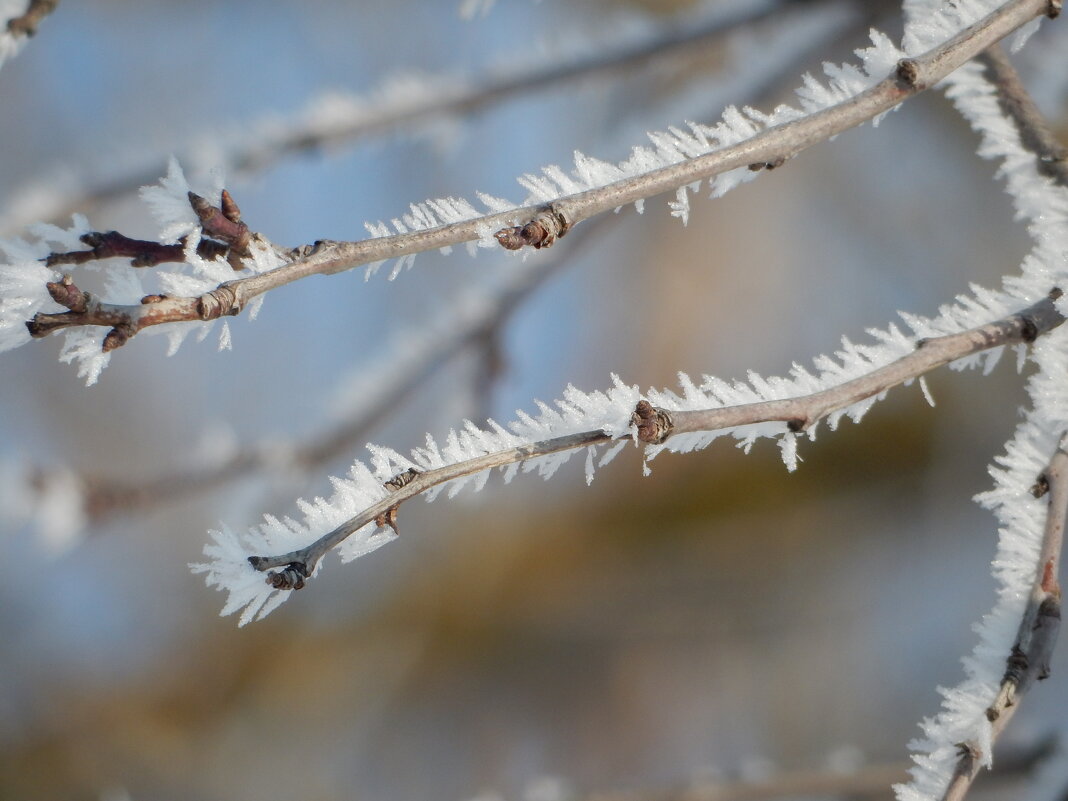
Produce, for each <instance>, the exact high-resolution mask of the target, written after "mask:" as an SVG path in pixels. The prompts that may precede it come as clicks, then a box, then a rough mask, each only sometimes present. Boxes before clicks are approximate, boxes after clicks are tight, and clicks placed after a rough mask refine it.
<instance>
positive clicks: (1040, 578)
mask: <svg viewBox="0 0 1068 801" xmlns="http://www.w3.org/2000/svg"><path fill="white" fill-rule="evenodd" d="M1035 491H1036V492H1037V493H1044V495H1045V497H1047V498H1048V499H1049V500H1048V511H1047V513H1046V525H1045V529H1044V531H1043V534H1042V548H1041V551H1040V553H1039V557H1038V564H1037V565H1036V569H1035V580H1034V583H1033V584H1032V587H1031V594H1030V596H1029V597H1028V600H1027V606H1026V608H1025V609H1024V613H1023V618H1022V619H1021V620H1020V628H1019V630H1018V632H1017V635H1016V642H1015V643H1014V644H1013V646H1012V651H1011V652H1010V654H1009V656H1008V658H1007V659H1006V660H1005V675H1004V677H1003V678H1002V680H1001V688H1000V690H999V691H998V694H997V697H996V698H995V699H994V702H993V703H992V704H991V705H990V707H989V708H988V709H987V711H986V716H987V719H988V720H989V721H990V728H991V742H994V741H996V740H997V738H998V736H999V735H1000V734H1001V732H1002V731H1003V730H1004V728H1005V726H1006V725H1007V724H1008V722H1009V720H1010V719H1011V718H1012V716H1013V714H1015V712H1016V709H1017V706H1018V701H1019V699H1020V698H1021V697H1022V696H1023V695H1024V693H1026V692H1027V690H1028V689H1030V687H1031V685H1032V684H1033V683H1034V682H1035V681H1036V680H1038V681H1041V680H1042V679H1045V678H1047V677H1048V676H1049V674H1050V667H1049V663H1050V657H1051V656H1052V654H1053V648H1054V646H1055V645H1056V643H1057V634H1058V632H1059V630H1060V624H1061V587H1060V584H1059V583H1058V581H1057V574H1058V571H1059V569H1060V562H1061V549H1062V545H1063V542H1064V524H1065V518H1066V515H1068V433H1065V434H1064V435H1063V436H1062V437H1061V440H1060V443H1059V444H1058V446H1057V451H1056V452H1055V453H1054V454H1053V458H1052V459H1050V462H1049V465H1048V466H1047V467H1046V469H1045V471H1043V474H1042V475H1041V476H1039V477H1038V481H1037V482H1036V490H1035ZM984 756H985V755H984V754H982V753H980V751H979V746H978V745H976V744H975V743H961V745H960V758H959V760H958V762H957V767H956V770H955V771H954V773H953V776H952V777H951V778H950V781H949V786H948V787H947V788H946V792H945V795H943V796H942V798H943V801H960V799H962V798H964V796H965V795H966V794H967V792H968V790H969V788H970V787H971V786H972V782H973V781H974V780H975V777H976V775H977V774H978V772H979V768H980V767H981V765H982V763H983V757H984Z"/></svg>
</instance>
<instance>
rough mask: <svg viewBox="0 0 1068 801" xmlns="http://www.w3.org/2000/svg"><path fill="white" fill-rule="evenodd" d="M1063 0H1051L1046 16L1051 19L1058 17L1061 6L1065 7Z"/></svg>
mask: <svg viewBox="0 0 1068 801" xmlns="http://www.w3.org/2000/svg"><path fill="white" fill-rule="evenodd" d="M1063 5H1064V4H1063V2H1062V0H1049V6H1048V7H1047V9H1046V16H1047V17H1049V18H1050V19H1057V17H1059V16H1060V15H1061V8H1062V7H1063Z"/></svg>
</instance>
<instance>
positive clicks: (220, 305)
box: [197, 284, 242, 321]
mask: <svg viewBox="0 0 1068 801" xmlns="http://www.w3.org/2000/svg"><path fill="white" fill-rule="evenodd" d="M241 306H242V303H241V300H240V298H239V297H238V293H237V290H236V289H234V288H233V287H231V286H229V285H228V284H223V285H222V286H218V287H216V288H215V289H213V290H211V291H210V292H205V293H204V294H203V295H201V296H200V297H199V298H197V316H198V317H200V319H201V320H205V321H207V320H218V319H219V318H220V317H226V316H230V317H233V316H234V315H237V314H240V313H241Z"/></svg>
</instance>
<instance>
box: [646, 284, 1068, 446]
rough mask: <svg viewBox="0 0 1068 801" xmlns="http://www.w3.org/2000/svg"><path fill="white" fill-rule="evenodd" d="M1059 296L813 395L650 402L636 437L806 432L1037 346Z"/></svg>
mask: <svg viewBox="0 0 1068 801" xmlns="http://www.w3.org/2000/svg"><path fill="white" fill-rule="evenodd" d="M1060 294H1061V293H1060V291H1054V292H1053V294H1051V296H1050V297H1048V298H1045V299H1043V300H1041V301H1039V302H1038V303H1036V304H1034V305H1033V306H1031V307H1030V308H1027V309H1024V310H1023V311H1021V312H1019V313H1018V314H1014V315H1012V316H1011V317H1007V318H1006V319H1004V320H997V321H995V322H992V323H989V324H987V325H984V326H979V327H978V328H972V329H970V330H968V331H962V332H961V333H959V334H951V335H948V336H943V337H937V338H934V339H928V340H921V341H920V342H918V343H917V348H916V350H915V352H913V353H911V354H909V355H908V356H904V357H902V358H901V359H898V360H897V361H896V362H893V363H891V364H888V365H887V366H886V367H883V368H882V369H880V370H875V371H873V372H871V373H869V374H867V375H864V376H861V377H860V378H857V379H854V380H853V381H847V382H846V383H844V384H840V385H838V386H836V387H832V388H831V389H828V390H825V391H823V392H816V393H814V394H812V395H806V396H804V397H800V398H785V399H783V400H772V401H765V402H764V403H757V404H747V405H745V406H733V407H726V408H719V409H699V410H695V411H676V412H668V411H667V410H663V409H655V408H653V407H652V406H649V405H648V404H647V406H648V409H647V410H644V411H645V413H644V414H640V415H639V417H640V418H641V421H642V422H641V423H640V424H639V427H638V439H640V440H642V441H643V442H647V443H650V444H654V445H659V444H661V443H663V442H664V441H665V440H667V438H668V437H670V436H674V435H676V434H688V433H693V432H697V431H711V430H715V429H720V428H731V427H733V426H739V425H749V424H751V423H754V422H757V421H760V422H765V421H771V420H778V421H782V422H785V423H786V424H787V428H788V429H789V430H790V431H794V432H800V431H808V430H809V429H811V428H812V426H814V425H815V424H816V423H818V422H819V421H820V420H822V419H823V418H824V417H826V416H827V415H828V414H830V413H831V412H833V411H835V410H837V409H843V408H845V407H847V406H850V405H852V404H854V403H856V402H858V401H860V400H863V399H864V398H870V397H872V396H874V395H879V394H881V393H883V392H885V391H886V390H887V389H889V388H890V387H894V386H897V385H898V384H901V383H903V382H906V381H911V380H912V379H914V378H916V377H918V376H921V375H923V374H924V373H927V372H929V371H931V370H933V369H935V368H936V367H941V366H942V365H944V364H949V363H950V362H952V361H956V360H957V359H960V358H962V357H964V356H967V355H970V354H973V353H978V352H980V351H983V350H989V349H990V348H994V347H998V346H999V345H1003V344H1005V343H1012V342H1034V341H1035V339H1036V338H1037V337H1039V336H1041V335H1042V334H1044V333H1046V332H1047V331H1050V330H1052V329H1053V328H1055V327H1057V326H1059V325H1060V324H1061V323H1062V322H1064V317H1063V316H1062V315H1061V313H1060V312H1059V311H1057V308H1056V306H1055V303H1054V302H1055V300H1056V299H1057V298H1058V297H1060Z"/></svg>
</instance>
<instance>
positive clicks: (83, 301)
mask: <svg viewBox="0 0 1068 801" xmlns="http://www.w3.org/2000/svg"><path fill="white" fill-rule="evenodd" d="M45 288H46V289H47V290H48V294H49V295H51V296H52V300H54V301H55V302H56V303H58V304H59V305H60V306H64V307H66V308H68V309H70V310H71V311H72V312H77V313H78V314H82V313H83V312H85V310H86V307H87V305H88V298H87V296H86V294H85V293H84V292H82V291H81V290H80V289H78V287H77V286H75V284H74V279H73V278H71V276H70V275H69V274H67V275H64V276H63V279H62V280H61V281H48V282H47V283H45Z"/></svg>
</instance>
